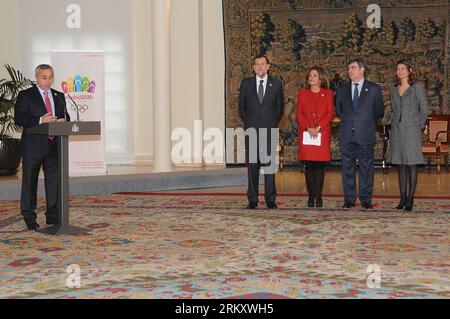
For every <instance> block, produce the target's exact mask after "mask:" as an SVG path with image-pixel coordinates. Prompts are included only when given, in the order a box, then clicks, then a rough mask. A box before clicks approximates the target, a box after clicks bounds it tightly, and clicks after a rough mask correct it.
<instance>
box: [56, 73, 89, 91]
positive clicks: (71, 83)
mask: <svg viewBox="0 0 450 319" xmlns="http://www.w3.org/2000/svg"><path fill="white" fill-rule="evenodd" d="M61 88H62V90H63V92H64V93H71V92H80V93H83V92H87V93H92V94H93V93H94V92H95V81H90V80H89V78H88V77H86V76H85V77H81V76H80V75H77V76H75V77H73V78H72V77H70V76H69V77H68V78H67V80H66V81H62V82H61Z"/></svg>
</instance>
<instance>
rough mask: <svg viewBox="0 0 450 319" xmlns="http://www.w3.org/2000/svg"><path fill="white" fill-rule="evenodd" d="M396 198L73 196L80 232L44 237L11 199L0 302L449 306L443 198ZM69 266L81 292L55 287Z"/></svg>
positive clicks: (0, 239)
mask: <svg viewBox="0 0 450 319" xmlns="http://www.w3.org/2000/svg"><path fill="white" fill-rule="evenodd" d="M396 202H397V199H390V198H377V199H376V200H375V202H374V204H375V209H374V210H373V211H370V212H366V211H362V210H359V209H358V208H355V209H352V210H347V211H345V210H341V209H337V208H335V207H340V205H341V204H342V199H341V198H338V197H326V198H325V207H324V208H322V209H313V210H305V208H304V207H305V204H306V198H305V197H304V196H279V200H278V204H279V207H280V209H279V210H276V211H271V210H267V209H265V208H263V207H264V206H262V207H261V206H260V208H259V209H257V210H255V211H250V210H245V209H242V207H244V206H245V204H246V200H245V196H242V195H241V196H232V194H221V196H219V195H218V194H215V195H203V196H202V195H200V194H191V195H188V194H184V195H174V194H168V195H162V194H142V195H137V194H113V195H108V196H100V197H93V196H90V197H73V198H72V199H71V201H70V206H71V222H72V224H74V225H78V226H84V227H87V228H89V229H90V230H91V231H90V232H89V233H87V234H82V235H77V236H68V235H64V236H59V237H53V236H48V235H44V234H41V233H37V232H29V231H25V227H24V226H25V225H24V223H23V221H22V219H21V217H20V215H19V213H18V212H19V203H18V202H17V201H2V202H0V254H1V259H0V297H1V298H450V251H449V247H450V238H449V225H450V200H449V199H418V200H416V206H415V207H416V210H415V212H413V213H409V214H405V213H401V212H398V211H396V210H394V209H391V207H393V206H395V204H396ZM38 206H39V207H40V209H39V210H38V211H39V213H38V222H39V223H40V224H41V226H43V225H44V224H45V218H44V215H43V213H42V211H43V209H44V203H43V202H42V200H41V201H39V205H38ZM71 264H76V265H78V266H79V267H80V270H81V288H75V289H69V288H67V286H66V283H67V279H68V277H69V275H70V274H69V273H68V272H67V267H68V266H69V265H71ZM369 265H372V266H370V267H372V268H370V267H369ZM368 267H369V268H368ZM377 267H379V270H380V272H379V273H377V272H376V269H378V268H377ZM368 270H369V273H368ZM378 274H379V276H378ZM373 276H376V277H378V278H380V281H379V282H378V281H377V280H376V279H374V278H375V277H373ZM377 283H379V288H377ZM371 287H372V288H371Z"/></svg>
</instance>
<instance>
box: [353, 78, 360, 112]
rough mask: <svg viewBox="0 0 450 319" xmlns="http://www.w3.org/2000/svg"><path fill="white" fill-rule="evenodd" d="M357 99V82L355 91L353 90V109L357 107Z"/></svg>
mask: <svg viewBox="0 0 450 319" xmlns="http://www.w3.org/2000/svg"><path fill="white" fill-rule="evenodd" d="M358 100H359V93H358V83H355V91H354V92H353V107H354V108H355V109H357V108H358Z"/></svg>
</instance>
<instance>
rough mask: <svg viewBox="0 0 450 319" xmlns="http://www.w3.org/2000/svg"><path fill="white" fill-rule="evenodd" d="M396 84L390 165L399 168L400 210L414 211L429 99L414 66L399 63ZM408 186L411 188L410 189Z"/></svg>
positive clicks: (393, 93) (392, 90) (392, 116)
mask: <svg viewBox="0 0 450 319" xmlns="http://www.w3.org/2000/svg"><path fill="white" fill-rule="evenodd" d="M395 79H396V81H395V82H396V83H395V85H394V86H392V88H391V105H392V115H391V121H390V124H391V139H390V143H391V145H390V146H391V148H390V154H389V155H390V162H391V163H392V164H397V165H398V182H399V186H400V203H399V204H398V206H397V207H396V208H397V209H403V208H404V209H405V210H406V211H411V210H412V208H413V205H414V193H415V191H416V186H417V164H423V163H424V158H423V154H422V131H423V129H424V127H425V123H426V120H427V116H428V103H427V96H426V92H425V89H424V87H423V86H422V84H420V83H418V82H416V81H415V80H416V78H415V74H414V72H413V69H412V67H411V65H410V64H409V63H408V62H407V61H405V60H400V61H398V62H397V65H396V76H395ZM407 186H408V187H407Z"/></svg>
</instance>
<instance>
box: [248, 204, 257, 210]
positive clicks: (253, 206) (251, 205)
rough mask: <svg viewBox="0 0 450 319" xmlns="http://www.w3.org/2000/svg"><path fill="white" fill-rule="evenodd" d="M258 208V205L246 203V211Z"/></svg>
mask: <svg viewBox="0 0 450 319" xmlns="http://www.w3.org/2000/svg"><path fill="white" fill-rule="evenodd" d="M256 207H258V203H248V205H247V209H255V208H256Z"/></svg>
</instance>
